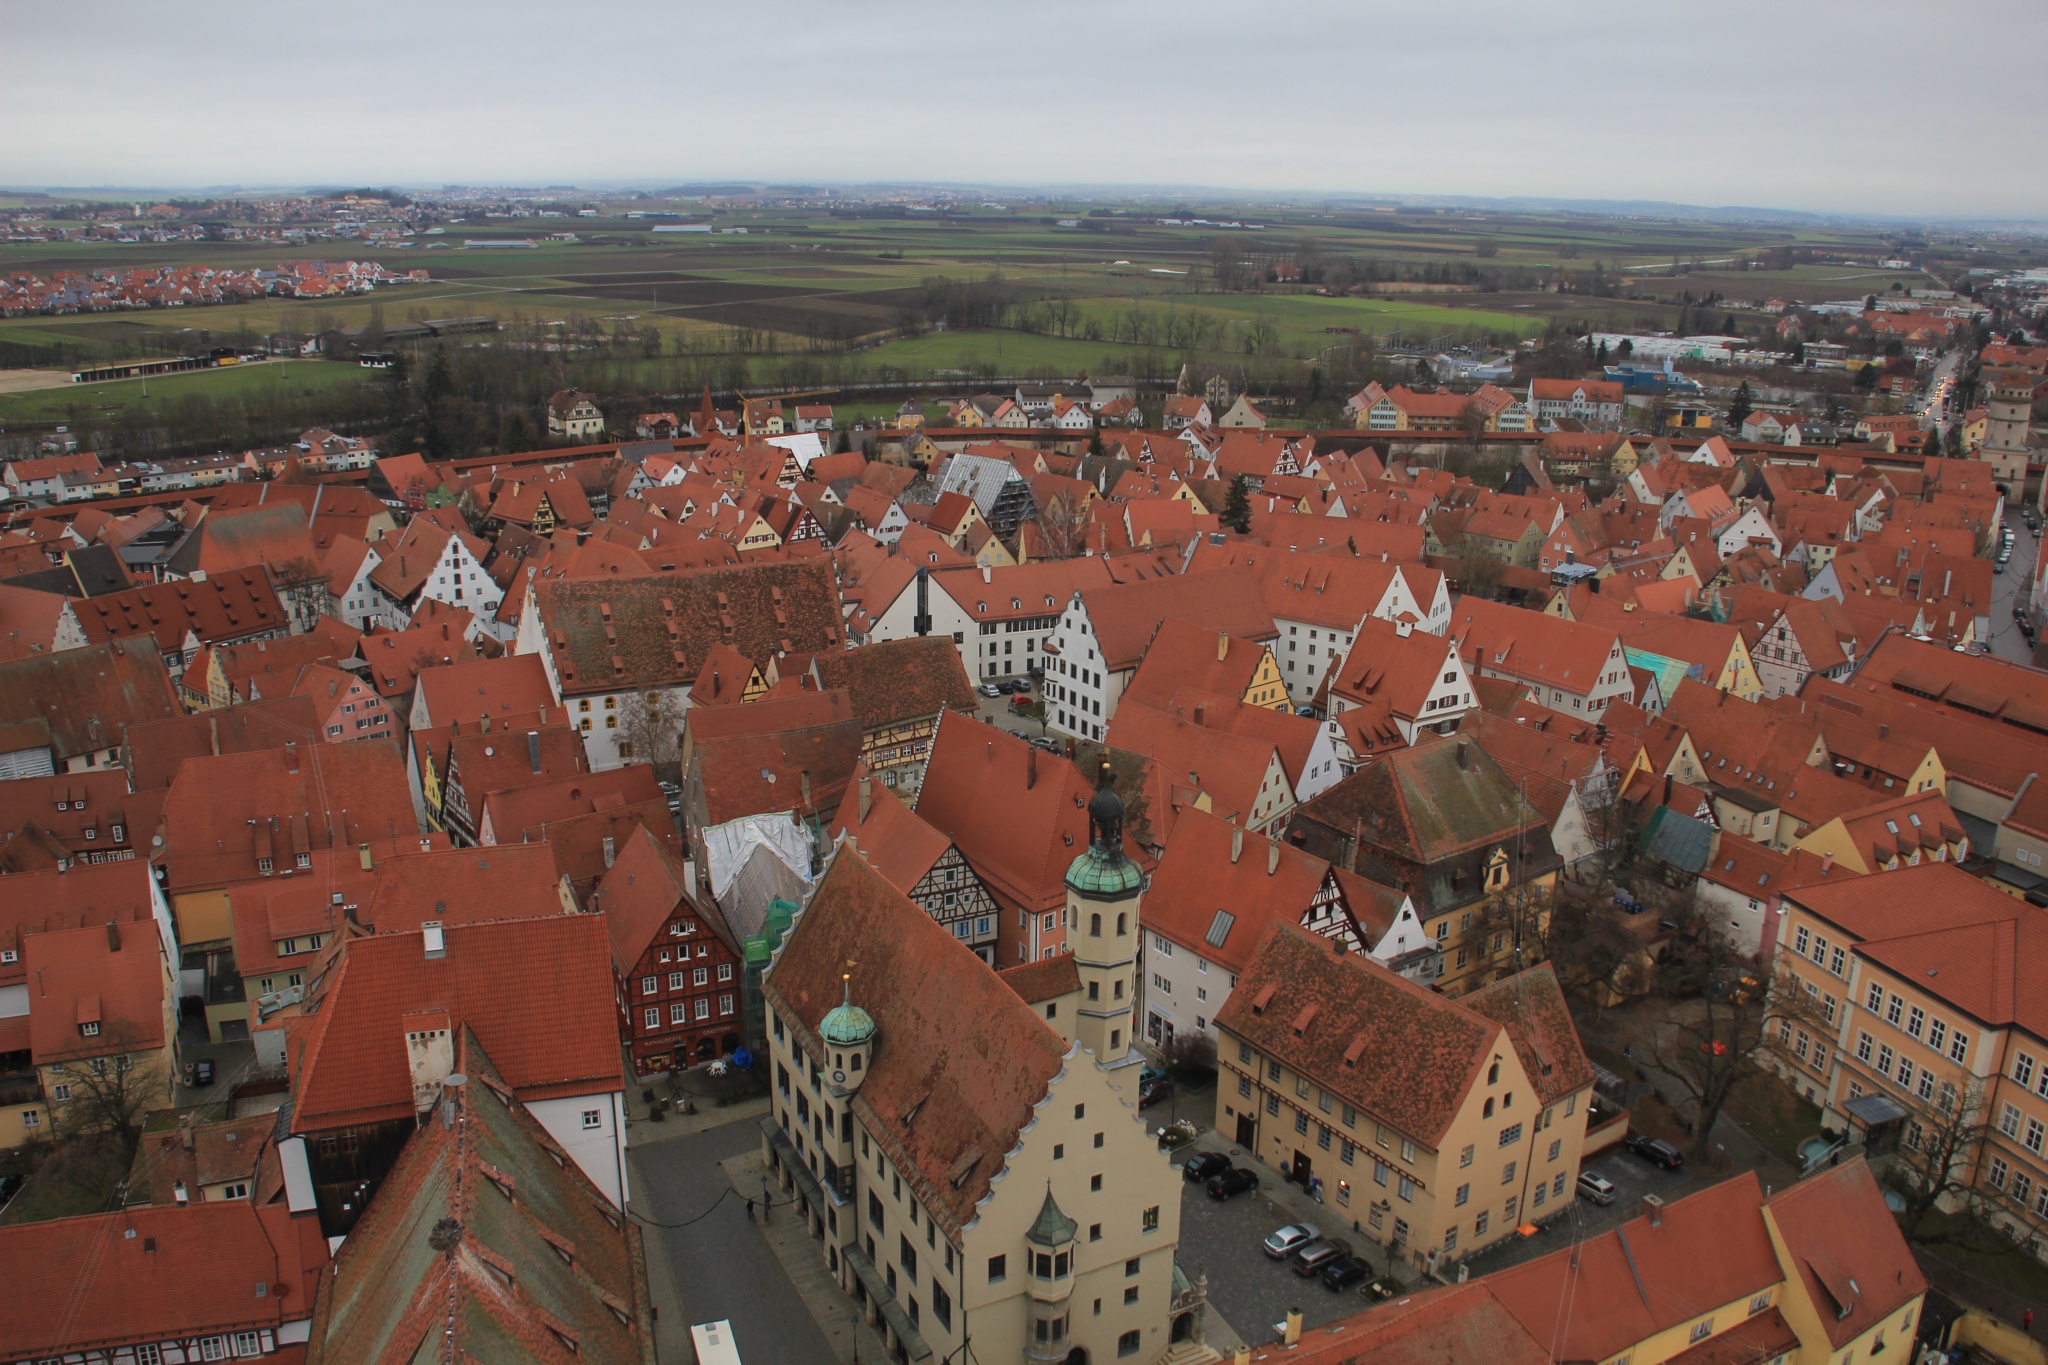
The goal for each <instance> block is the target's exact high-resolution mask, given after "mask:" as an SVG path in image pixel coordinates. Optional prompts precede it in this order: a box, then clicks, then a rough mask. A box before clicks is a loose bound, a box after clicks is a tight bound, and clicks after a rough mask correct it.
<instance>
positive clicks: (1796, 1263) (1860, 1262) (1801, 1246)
mask: <svg viewBox="0 0 2048 1365" xmlns="http://www.w3.org/2000/svg"><path fill="white" fill-rule="evenodd" d="M1764 1216H1765V1217H1766V1218H1768V1219H1769V1220H1770V1221H1771V1222H1772V1223H1775V1224H1776V1225H1777V1228H1778V1235H1779V1236H1781V1237H1783V1238H1784V1239H1785V1250H1786V1251H1787V1253H1789V1255H1790V1257H1791V1260H1792V1266H1793V1269H1794V1271H1795V1273H1796V1274H1797V1275H1798V1277H1799V1279H1800V1280H1801V1282H1802V1283H1804V1285H1805V1286H1806V1293H1807V1297H1808V1298H1810V1299H1811V1300H1812V1301H1813V1305H1814V1307H1815V1308H1817V1309H1819V1310H1820V1312H1819V1317H1820V1324H1821V1327H1822V1329H1823V1330H1825V1331H1826V1332H1827V1334H1828V1341H1829V1342H1830V1343H1831V1344H1833V1345H1834V1346H1836V1347H1841V1346H1846V1345H1848V1344H1849V1343H1850V1342H1851V1341H1852V1340H1854V1339H1855V1338H1857V1337H1860V1336H1862V1335H1863V1334H1864V1333H1865V1332H1868V1331H1869V1330H1870V1329H1871V1328H1873V1327H1875V1326H1877V1325H1878V1324H1879V1323H1882V1322H1883V1321H1885V1319H1887V1318H1889V1317H1890V1316H1891V1315H1892V1314H1894V1313H1896V1312H1898V1311H1899V1310H1900V1309H1901V1308H1903V1307H1905V1306H1906V1305H1907V1304H1908V1303H1910V1302H1912V1301H1913V1300H1914V1299H1916V1298H1918V1297H1919V1296H1920V1295H1922V1294H1924V1293H1926V1292H1927V1277H1926V1276H1924V1275H1922V1274H1921V1273H1920V1266H1919V1263H1918V1262H1917V1261H1916V1260H1915V1259H1914V1257H1913V1253H1912V1251H1911V1250H1910V1249H1909V1248H1908V1247H1907V1246H1906V1239H1905V1238H1904V1237H1903V1236H1901V1235H1900V1233H1899V1224H1898V1220H1897V1219H1896V1218H1894V1217H1892V1213H1891V1210H1890V1209H1888V1208H1886V1207H1885V1202H1884V1191H1882V1190H1880V1189H1879V1188H1878V1186H1877V1181H1876V1180H1875V1179H1874V1178H1873V1177H1872V1176H1871V1174H1870V1166H1869V1165H1868V1163H1866V1162H1865V1161H1864V1159H1863V1158H1862V1157H1860V1156H1859V1157H1856V1158H1854V1159H1853V1160H1851V1161H1849V1162H1847V1163H1845V1164H1843V1165H1841V1166H1838V1167H1835V1168H1834V1169H1832V1170H1826V1171H1822V1172H1820V1173H1819V1174H1817V1175H1812V1176H1808V1177H1807V1178H1806V1179H1804V1180H1802V1181H1800V1182H1799V1183H1797V1184H1795V1185H1788V1186H1786V1187H1785V1188H1784V1189H1782V1190H1780V1191H1778V1192H1777V1193H1776V1194H1774V1195H1772V1196H1771V1198H1770V1201H1769V1202H1768V1203H1766V1204H1765V1205H1764Z"/></svg>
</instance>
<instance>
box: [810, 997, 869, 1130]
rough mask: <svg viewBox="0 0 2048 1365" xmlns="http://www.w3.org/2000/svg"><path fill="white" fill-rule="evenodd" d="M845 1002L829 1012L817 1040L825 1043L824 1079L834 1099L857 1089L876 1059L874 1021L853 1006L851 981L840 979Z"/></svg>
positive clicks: (860, 1009)
mask: <svg viewBox="0 0 2048 1365" xmlns="http://www.w3.org/2000/svg"><path fill="white" fill-rule="evenodd" d="M841 980H842V981H844V982H845V987H846V998H845V999H844V1000H842V1001H841V1002H840V1003H839V1004H838V1005H835V1006H834V1007H833V1008H832V1011H831V1012H830V1013H829V1014H827V1015H826V1016H825V1017H824V1019H823V1020H821V1021H820V1022H819V1024H818V1036H819V1037H820V1038H822V1039H823V1040H824V1042H825V1078H826V1080H827V1081H828V1082H829V1088H830V1089H831V1091H832V1093H833V1095H834V1096H836V1097H838V1098H840V1099H844V1098H846V1097H847V1096H848V1095H851V1094H853V1092H854V1091H856V1090H858V1089H860V1083H861V1082H862V1081H864V1080H866V1079H867V1078H868V1067H869V1065H870V1064H871V1063H873V1061H874V1059H875V1021H874V1018H873V1017H872V1016H871V1015H869V1013H868V1012H867V1011H866V1010H864V1009H862V1008H861V1007H860V1006H859V1005H856V1004H854V1003H853V977H852V975H851V974H850V973H849V974H847V975H844V976H842V977H841Z"/></svg>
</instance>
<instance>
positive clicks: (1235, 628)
mask: <svg viewBox="0 0 2048 1365" xmlns="http://www.w3.org/2000/svg"><path fill="white" fill-rule="evenodd" d="M1082 600H1083V602H1084V603H1085V605H1086V606H1087V609H1088V620H1089V622H1090V623H1091V624H1092V625H1093V626H1094V628H1095V641H1096V649H1097V651H1098V652H1099V653H1100V654H1101V656H1102V660H1103V663H1104V664H1105V665H1106V666H1107V667H1108V668H1109V669H1111V670H1113V671H1114V670H1122V669H1127V668H1135V667H1137V665H1138V664H1139V662H1140V661H1141V660H1143V658H1144V657H1145V653H1146V651H1147V650H1149V649H1150V648H1151V647H1152V642H1153V639H1154V637H1155V636H1156V635H1157V634H1158V631H1159V627H1160V624H1161V623H1162V622H1164V621H1165V620H1166V619H1167V618H1168V617H1180V618H1181V619H1183V620H1189V621H1200V622H1202V623H1203V624H1204V625H1207V626H1209V627H1211V628H1212V629H1214V630H1216V631H1219V632H1221V633H1223V634H1226V635H1232V636H1236V637H1237V638H1239V639H1243V640H1248V641H1257V642H1261V643H1263V642H1265V641H1268V640H1272V639H1275V638H1276V637H1277V636H1278V635H1279V630H1278V629H1277V628H1276V627H1275V626H1274V624H1273V616H1272V613H1271V612H1269V611H1267V609H1266V606H1265V602H1264V599H1263V595H1262V594H1261V593H1260V591H1259V583H1258V578H1257V577H1256V576H1255V575H1254V574H1253V573H1252V572H1251V571H1250V570H1248V569H1237V568H1231V569H1215V570H1209V571H1197V572H1195V573H1187V574H1174V575H1171V576H1169V577H1165V578H1147V579H1140V580H1139V581H1137V582H1134V583H1117V584H1111V585H1110V586H1108V587H1101V588H1095V589H1092V590H1086V591H1084V592H1083V594H1082Z"/></svg>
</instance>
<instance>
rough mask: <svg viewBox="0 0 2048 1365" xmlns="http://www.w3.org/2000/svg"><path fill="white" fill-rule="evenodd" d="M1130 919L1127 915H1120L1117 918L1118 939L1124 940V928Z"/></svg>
mask: <svg viewBox="0 0 2048 1365" xmlns="http://www.w3.org/2000/svg"><path fill="white" fill-rule="evenodd" d="M1128 918H1129V917H1128V916H1125V915H1118V916H1117V917H1116V935H1117V937H1118V938H1122V937H1123V936H1124V926H1125V924H1126V923H1127V922H1128Z"/></svg>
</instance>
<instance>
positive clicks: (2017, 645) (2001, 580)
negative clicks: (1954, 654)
mask: <svg viewBox="0 0 2048 1365" xmlns="http://www.w3.org/2000/svg"><path fill="white" fill-rule="evenodd" d="M2005 524H2006V525H2008V526H2010V527H2012V560H2011V562H2009V563H2008V564H2007V565H2006V566H2005V572H2003V573H2000V574H1994V575H1993V576H1992V579H1991V652H1992V653H1994V654H1996V655H1997V656H1998V657H1999V658H2001V659H2012V660H2014V661H2016V662H2019V663H2032V662H2033V661H2034V647H2033V646H2032V645H2030V644H2028V643H2027V637H2026V636H2024V635H2022V634H2020V628H2019V624H2018V623H2017V622H2015V621H2014V620H2013V619H2012V604H2013V602H2014V601H2015V600H2018V601H2022V602H2024V601H2025V600H2026V592H2027V576H2028V575H2029V574H2031V573H2032V572H2033V571H2034V559H2035V556H2036V555H2037V554H2038V553H2039V551H2040V539H2039V537H2037V536H2036V535H2035V534H2034V533H2033V532H2032V531H2029V530H2028V529H2027V524H2026V522H2024V521H2022V520H2021V519H2020V513H2019V509H2018V508H2012V509H2010V510H2008V511H2007V513H2006V517H2005Z"/></svg>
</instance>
